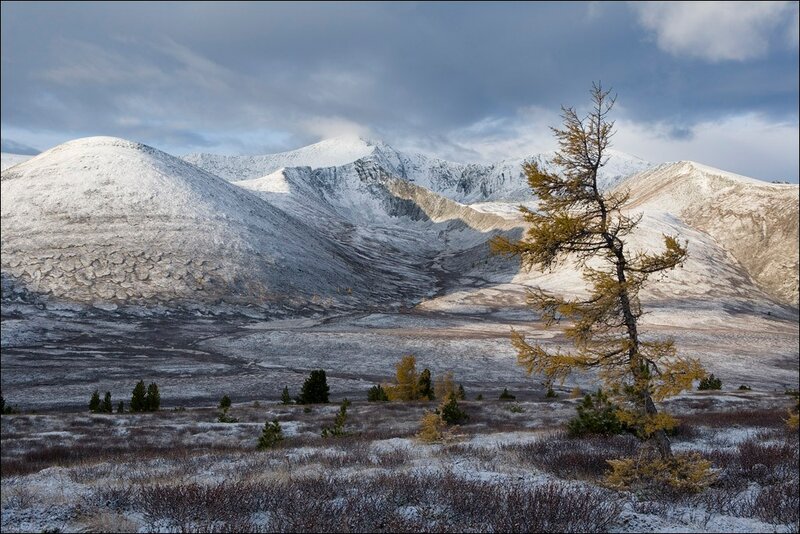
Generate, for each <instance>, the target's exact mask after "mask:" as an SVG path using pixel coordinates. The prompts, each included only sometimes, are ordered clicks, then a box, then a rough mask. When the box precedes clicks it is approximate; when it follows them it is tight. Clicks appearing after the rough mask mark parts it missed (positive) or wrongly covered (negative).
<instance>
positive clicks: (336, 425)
mask: <svg viewBox="0 0 800 534" xmlns="http://www.w3.org/2000/svg"><path fill="white" fill-rule="evenodd" d="M350 404H351V403H350V401H349V400H347V398H345V399H344V401H342V405H341V406H339V413H337V414H336V418H335V419H334V421H333V426H332V427H324V428H323V429H322V437H323V438H327V437H336V436H344V435H345V431H344V424H345V422H347V407H348V406H350Z"/></svg>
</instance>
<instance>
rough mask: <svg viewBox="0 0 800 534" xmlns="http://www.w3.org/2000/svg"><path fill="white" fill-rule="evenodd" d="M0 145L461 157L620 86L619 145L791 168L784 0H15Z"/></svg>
mask: <svg viewBox="0 0 800 534" xmlns="http://www.w3.org/2000/svg"><path fill="white" fill-rule="evenodd" d="M0 10H1V11H2V13H0V14H1V15H2V17H1V18H0V24H1V25H2V48H1V52H0V54H1V56H2V77H1V82H2V92H1V93H0V100H1V101H2V102H1V105H2V114H1V115H0V138H2V150H3V151H11V152H17V153H22V152H26V151H31V150H30V149H39V150H44V149H47V148H50V147H52V146H55V145H57V144H60V143H62V142H64V141H67V140H70V139H74V138H77V137H85V136H90V135H112V136H117V137H123V138H126V139H131V140H135V141H139V142H143V143H146V144H149V145H151V146H155V147H157V148H160V149H162V150H166V151H167V152H170V153H172V154H176V155H181V154H185V153H188V152H214V153H222V154H264V153H272V152H280V151H285V150H290V149H294V148H298V147H301V146H304V145H307V144H310V143H314V142H316V141H320V140H322V139H326V138H330V137H335V136H342V135H347V136H349V135H361V136H364V137H369V138H375V139H382V140H383V141H385V142H387V143H389V144H390V145H392V146H394V147H395V148H398V149H401V150H409V151H419V152H424V153H427V154H431V155H435V156H438V157H442V158H445V159H450V160H454V161H462V162H467V161H470V162H473V161H474V162H490V161H497V160H501V159H506V158H513V157H522V156H527V155H530V154H535V153H539V152H544V151H548V150H553V149H555V148H556V143H555V140H554V138H553V135H552V132H551V131H550V128H551V127H557V126H559V125H560V124H561V117H560V111H561V106H568V107H574V108H576V109H577V110H578V111H579V112H583V111H585V110H586V109H587V106H588V104H589V90H590V88H591V86H592V83H593V82H601V83H602V84H603V86H604V87H605V88H610V89H612V91H613V92H614V93H616V94H617V101H616V106H615V108H614V110H613V112H612V115H611V118H612V119H614V120H615V121H616V135H615V137H614V148H615V149H617V150H620V151H623V152H628V153H631V154H634V155H637V156H639V157H641V158H644V159H646V160H648V161H651V162H654V163H661V162H665V161H677V160H685V159H690V160H695V161H699V162H701V163H704V164H707V165H712V166H714V167H718V168H721V169H724V170H727V171H731V172H735V173H739V174H744V175H747V176H751V177H754V178H760V179H763V180H770V181H771V180H781V181H783V180H785V181H790V182H793V183H797V182H798V165H799V163H798V162H799V160H800V157H799V156H798V146H799V145H800V138H799V136H798V98H799V95H798V78H799V77H800V73H799V68H798V63H799V60H798V41H799V40H800V37H798V3H797V2H753V3H749V2H732V3H727V2H709V3H705V2H688V3H682V2H669V3H660V2H643V3H633V2H620V3H609V2H602V3H600V2H597V3H595V2H587V3H576V2H565V3H560V2H554V3H542V2H536V3H515V2H514V3H503V2H491V3H472V2H452V3H414V2H402V3H390V2H377V3H366V2H359V3H338V2H337V3H334V2H330V3H327V2H326V3H310V2H298V3H277V2H263V3H262V2H258V3H236V2H224V3H216V2H201V3H192V2H177V3H170V2H157V3H156V2H153V3H148V2H132V3H124V2H91V3H80V2H63V3H61V2H42V3H37V2H14V1H3V2H2V4H0Z"/></svg>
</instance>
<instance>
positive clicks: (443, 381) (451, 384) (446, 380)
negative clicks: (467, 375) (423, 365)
mask: <svg viewBox="0 0 800 534" xmlns="http://www.w3.org/2000/svg"><path fill="white" fill-rule="evenodd" d="M433 393H434V395H436V398H437V399H439V400H440V401H441V402H443V403H444V402H447V401H448V400H449V399H450V396H451V395H452V396H454V397H458V386H457V385H456V382H455V380H454V379H453V372H452V371H447V372H446V373H444V374H442V375H441V376H440V377H439V378H437V379H436V382H435V383H434V385H433Z"/></svg>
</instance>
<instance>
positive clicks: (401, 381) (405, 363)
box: [384, 354, 419, 401]
mask: <svg viewBox="0 0 800 534" xmlns="http://www.w3.org/2000/svg"><path fill="white" fill-rule="evenodd" d="M396 369H397V372H396V373H395V376H396V378H397V384H393V385H387V386H384V389H385V390H386V395H387V396H388V397H389V400H392V401H395V400H400V401H411V400H416V399H417V398H418V397H419V376H418V374H417V359H416V357H415V356H414V355H413V354H408V355H406V356H403V358H402V359H401V360H400V361H399V362H397V365H396Z"/></svg>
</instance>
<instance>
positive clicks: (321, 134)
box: [300, 117, 371, 139]
mask: <svg viewBox="0 0 800 534" xmlns="http://www.w3.org/2000/svg"><path fill="white" fill-rule="evenodd" d="M300 125H301V127H302V128H303V130H304V131H305V132H306V133H308V134H310V135H312V136H315V137H317V138H318V139H325V138H329V137H339V136H357V135H358V136H362V137H369V136H370V135H371V132H370V129H369V128H368V127H366V126H363V125H361V124H358V123H356V122H354V121H351V120H348V119H345V118H342V117H311V118H308V119H305V120H303V121H302V122H301V124H300Z"/></svg>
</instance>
